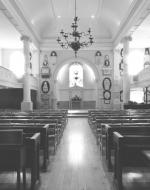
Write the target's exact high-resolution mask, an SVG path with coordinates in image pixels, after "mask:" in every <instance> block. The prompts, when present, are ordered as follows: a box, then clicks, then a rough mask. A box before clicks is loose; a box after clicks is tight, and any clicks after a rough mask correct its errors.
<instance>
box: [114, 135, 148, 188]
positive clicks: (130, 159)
mask: <svg viewBox="0 0 150 190" xmlns="http://www.w3.org/2000/svg"><path fill="white" fill-rule="evenodd" d="M113 139H114V145H115V167H114V179H115V182H116V185H117V188H118V190H122V189H123V184H122V172H123V169H124V168H125V167H144V166H146V167H147V163H146V162H145V156H144V154H143V151H145V150H150V136H138V135H122V134H120V133H118V132H114V134H113Z"/></svg>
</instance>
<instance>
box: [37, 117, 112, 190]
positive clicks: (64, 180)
mask: <svg viewBox="0 0 150 190" xmlns="http://www.w3.org/2000/svg"><path fill="white" fill-rule="evenodd" d="M41 182H42V184H41V187H40V190H51V189H52V190H110V189H111V188H110V184H109V182H108V180H107V177H106V176H105V172H104V171H103V167H102V163H101V160H100V152H99V149H98V147H97V145H96V141H95V137H94V136H93V134H92V132H91V129H90V127H89V125H88V122H87V119H85V118H82V119H76V118H70V119H69V121H68V125H67V128H66V130H65V132H64V135H63V138H62V141H61V144H60V146H59V148H58V150H57V153H56V155H55V157H54V158H53V161H51V164H50V166H49V171H48V173H45V174H44V173H43V174H42V175H41Z"/></svg>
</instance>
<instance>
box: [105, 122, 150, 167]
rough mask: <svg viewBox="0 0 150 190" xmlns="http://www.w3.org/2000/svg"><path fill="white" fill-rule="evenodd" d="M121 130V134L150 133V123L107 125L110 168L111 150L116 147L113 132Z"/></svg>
mask: <svg viewBox="0 0 150 190" xmlns="http://www.w3.org/2000/svg"><path fill="white" fill-rule="evenodd" d="M115 131H116V132H120V133H121V134H124V135H125V134H130V135H150V125H149V126H144V124H143V125H141V126H136V125H135V126H134V125H132V124H131V125H130V126H113V127H111V126H109V125H107V126H106V150H105V154H106V161H107V165H108V169H109V170H110V169H111V168H112V162H111V152H112V150H113V149H114V142H113V132H115Z"/></svg>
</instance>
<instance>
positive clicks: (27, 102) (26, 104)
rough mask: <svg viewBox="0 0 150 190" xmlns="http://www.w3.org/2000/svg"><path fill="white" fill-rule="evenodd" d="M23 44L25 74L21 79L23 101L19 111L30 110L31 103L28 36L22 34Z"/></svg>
mask: <svg viewBox="0 0 150 190" xmlns="http://www.w3.org/2000/svg"><path fill="white" fill-rule="evenodd" d="M21 40H22V41H23V46H24V57H25V74H24V80H23V101H22V103H21V111H32V110H33V103H32V101H31V91H30V90H31V89H30V57H29V52H30V47H29V45H30V42H31V41H30V38H29V37H28V36H22V37H21Z"/></svg>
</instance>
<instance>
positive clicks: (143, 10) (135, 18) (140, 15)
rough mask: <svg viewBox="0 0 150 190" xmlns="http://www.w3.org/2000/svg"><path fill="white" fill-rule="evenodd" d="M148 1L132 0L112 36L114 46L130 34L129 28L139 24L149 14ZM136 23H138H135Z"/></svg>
mask: <svg viewBox="0 0 150 190" xmlns="http://www.w3.org/2000/svg"><path fill="white" fill-rule="evenodd" d="M149 5H150V1H147V0H134V1H133V3H132V4H131V6H130V8H129V11H128V14H127V15H126V17H125V18H124V19H123V21H122V24H121V25H120V29H119V30H118V32H117V34H116V35H115V37H114V38H113V45H114V47H115V46H117V44H118V43H120V41H121V39H122V38H123V37H124V36H126V35H131V32H130V29H131V28H132V27H133V26H135V25H137V26H139V24H141V22H142V21H143V20H144V19H145V17H146V16H147V15H148V14H149ZM137 23H138V24H137Z"/></svg>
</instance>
